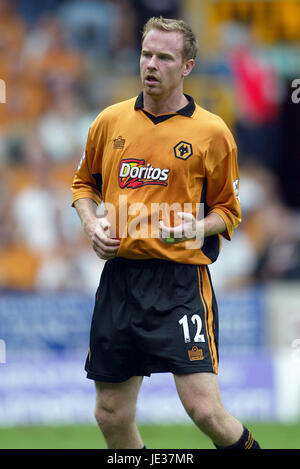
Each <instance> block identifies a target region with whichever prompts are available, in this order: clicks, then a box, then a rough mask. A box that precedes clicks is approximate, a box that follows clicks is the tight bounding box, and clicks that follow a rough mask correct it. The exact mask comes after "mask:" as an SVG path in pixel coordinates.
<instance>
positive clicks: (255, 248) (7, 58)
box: [0, 0, 300, 292]
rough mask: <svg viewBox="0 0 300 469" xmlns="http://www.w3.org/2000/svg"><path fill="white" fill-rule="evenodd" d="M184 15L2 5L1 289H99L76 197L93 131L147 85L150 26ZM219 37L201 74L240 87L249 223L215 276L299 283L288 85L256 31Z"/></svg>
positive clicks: (117, 1) (160, 8) (171, 7)
mask: <svg viewBox="0 0 300 469" xmlns="http://www.w3.org/2000/svg"><path fill="white" fill-rule="evenodd" d="M185 13H186V12H185V9H184V2H182V1H180V0H73V1H61V0H59V1H58V0H44V1H43V2H39V1H37V0H32V1H27V0H18V1H17V0H16V1H13V0H0V79H1V80H3V82H5V85H6V90H5V91H6V96H5V102H1V103H0V288H4V289H29V290H32V289H51V290H65V289H74V290H79V289H81V290H83V291H88V292H90V291H94V290H95V287H96V285H97V283H98V281H99V275H100V271H101V269H102V266H103V262H102V261H101V260H100V259H98V258H97V257H96V255H95V254H94V253H93V252H92V250H91V249H90V247H89V246H88V244H87V241H86V238H85V236H84V235H83V233H82V229H81V226H80V222H79V219H78V216H77V214H76V213H75V210H74V209H72V208H71V192H70V186H71V183H72V178H73V175H74V172H75V171H76V168H77V165H78V162H79V160H80V157H81V155H82V153H83V151H84V146H85V140H86V137H87V132H88V128H89V125H90V124H91V122H92V121H93V119H94V118H95V117H96V115H97V114H98V113H99V112H100V111H101V109H103V108H104V107H105V106H107V105H110V104H112V102H114V101H116V100H117V97H118V96H119V91H120V86H121V87H122V86H123V83H126V80H128V77H131V78H132V79H133V82H134V83H139V82H138V73H139V72H138V59H139V47H140V33H141V28H142V25H143V24H144V22H145V21H146V20H147V18H149V17H150V16H153V15H160V14H162V15H163V16H166V17H179V16H181V17H185ZM186 19H187V20H189V17H187V18H186ZM219 33H220V37H221V41H220V43H221V45H220V47H219V48H218V49H217V50H216V52H215V54H214V55H213V56H210V57H209V58H207V57H202V60H200V64H199V65H198V66H197V69H196V71H195V74H196V76H197V74H199V76H200V75H201V74H203V73H205V74H211V75H214V76H216V75H219V76H221V80H222V79H224V82H225V81H226V82H228V81H229V82H230V83H231V85H232V88H233V91H234V93H233V96H234V99H235V116H236V118H235V122H234V133H235V137H236V139H237V142H238V146H239V148H240V169H241V183H240V196H241V201H242V207H243V217H244V218H243V223H242V225H241V227H240V228H239V229H238V230H237V232H236V234H235V235H234V243H226V242H224V245H223V252H222V255H221V257H220V259H219V261H218V262H217V263H216V265H215V266H213V267H212V272H213V276H214V277H215V282H216V285H217V286H218V287H219V288H231V287H232V288H234V287H240V286H243V285H248V284H249V283H250V284H252V283H256V282H265V281H269V280H282V279H299V278H300V204H298V203H297V202H296V203H295V204H294V205H293V206H292V204H289V203H288V201H287V199H286V197H285V195H284V187H282V185H281V183H280V182H281V181H280V177H279V176H280V174H281V171H282V168H283V167H284V166H285V161H286V160H284V156H282V154H281V152H280V149H281V146H282V143H281V142H282V140H279V136H281V139H282V138H284V135H283V134H282V132H281V130H280V129H281V127H280V116H281V112H282V107H283V101H284V95H285V94H284V90H283V85H282V82H281V80H280V77H279V76H278V74H276V72H275V71H274V70H273V69H271V68H267V67H265V66H264V64H261V62H260V61H257V59H256V57H255V55H254V54H252V53H251V51H250V50H249V43H250V42H251V41H252V38H249V35H248V33H247V31H246V32H245V30H244V29H243V28H240V27H239V25H233V26H232V25H230V26H228V27H227V28H223V29H222V30H220V31H219ZM200 56H201V53H200ZM200 58H201V57H200ZM249 67H250V68H249ZM299 73H300V71H299ZM120 77H121V79H120ZM122 77H123V78H122ZM3 82H2V83H3ZM128 83H131V82H130V80H129V81H128ZM138 92H139V89H138V88H137V89H136V88H134V91H133V93H134V94H138ZM131 95H133V94H132V92H131V89H129V90H128V97H130V96H131ZM199 104H201V103H199ZM299 106H300V105H299ZM211 110H212V111H213V112H214V109H211ZM297 155H299V152H298V153H297ZM285 157H286V158H288V155H285ZM289 157H291V153H289ZM293 176H294V177H295V178H296V175H295V173H294V174H293ZM298 179H299V178H298ZM295 180H296V179H295ZM294 191H299V188H298V187H296V188H294Z"/></svg>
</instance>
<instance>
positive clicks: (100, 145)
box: [72, 93, 241, 264]
mask: <svg viewBox="0 0 300 469" xmlns="http://www.w3.org/2000/svg"><path fill="white" fill-rule="evenodd" d="M186 97H187V98H188V100H189V103H188V104H187V105H186V106H185V107H184V108H182V109H181V110H179V111H177V112H176V113H172V114H163V115H159V116H155V115H153V114H151V113H150V112H148V111H147V110H146V109H144V108H143V94H142V93H141V94H140V95H139V96H138V97H135V98H132V99H129V100H127V101H124V102H121V103H118V104H114V105H112V106H110V107H108V108H106V109H105V110H103V111H102V112H101V113H100V114H99V115H98V117H97V118H96V119H95V121H94V122H93V123H92V125H91V127H90V129H89V134H88V138H87V143H86V149H85V152H84V154H83V156H82V159H81V161H80V164H79V167H78V170H77V172H76V174H75V177H74V181H73V185H72V191H73V204H74V202H75V201H76V200H78V199H81V198H90V199H92V200H94V201H95V202H96V203H97V204H100V202H101V201H103V202H104V204H105V207H106V210H107V217H108V219H109V221H110V223H111V226H112V236H114V237H115V236H116V237H119V238H120V239H121V244H120V248H119V251H118V255H119V256H121V257H126V258H130V259H149V258H159V259H168V260H172V261H175V262H181V263H186V264H211V263H212V262H214V261H215V260H216V259H217V257H218V255H219V252H220V248H221V236H220V235H214V236H209V237H206V238H205V239H204V243H203V245H202V246H201V243H198V244H197V241H187V242H183V243H178V244H170V245H169V244H168V245H166V244H165V243H163V242H162V241H161V240H160V239H159V238H158V222H159V220H160V219H163V220H164V221H165V223H166V224H167V223H169V224H170V226H174V225H177V224H179V223H180V222H179V219H177V217H176V213H177V212H179V211H181V212H184V211H187V212H190V213H193V215H194V216H195V217H197V218H198V219H199V218H201V217H203V216H205V215H207V214H209V213H210V212H216V213H218V214H219V215H220V216H221V217H222V218H223V220H224V222H225V224H226V231H225V232H224V233H222V235H223V236H224V237H225V238H227V239H231V237H232V234H233V231H234V229H235V228H236V227H237V226H238V224H239V223H240V222H241V208H240V202H239V196H238V181H239V175H238V164H237V147H236V144H235V141H234V139H233V136H232V134H231V132H230V131H229V129H228V127H227V126H226V124H225V123H224V121H223V120H222V119H221V118H220V117H218V116H216V115H215V114H212V113H211V112H208V111H206V110H205V109H203V108H202V107H200V106H198V105H197V104H196V103H195V102H194V100H193V98H191V97H190V96H188V95H186Z"/></svg>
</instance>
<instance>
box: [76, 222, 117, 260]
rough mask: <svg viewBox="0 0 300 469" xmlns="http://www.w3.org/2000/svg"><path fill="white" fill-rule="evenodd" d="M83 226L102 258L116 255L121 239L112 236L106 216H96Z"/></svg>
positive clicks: (96, 251)
mask: <svg viewBox="0 0 300 469" xmlns="http://www.w3.org/2000/svg"><path fill="white" fill-rule="evenodd" d="M83 228H84V231H85V233H86V235H87V237H88V239H89V241H90V243H91V245H92V247H93V249H94V251H95V253H96V254H97V256H98V257H100V259H104V260H108V259H112V258H113V257H115V256H116V254H117V251H118V249H119V247H120V240H119V239H115V238H111V237H110V233H109V229H110V223H109V221H108V220H107V219H106V218H105V217H101V218H99V217H95V218H94V219H93V220H92V221H89V223H88V224H84V226H83Z"/></svg>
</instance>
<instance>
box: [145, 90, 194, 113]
mask: <svg viewBox="0 0 300 469" xmlns="http://www.w3.org/2000/svg"><path fill="white" fill-rule="evenodd" d="M143 96H144V109H146V110H147V111H149V112H151V113H152V114H155V115H159V114H172V113H174V112H176V111H179V109H182V108H183V107H184V106H186V105H187V104H188V102H189V101H188V99H187V98H186V97H185V96H184V94H183V93H181V94H176V95H175V96H170V95H168V96H166V97H161V96H159V97H156V96H151V95H149V94H147V93H145V92H143Z"/></svg>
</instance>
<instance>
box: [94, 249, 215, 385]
mask: <svg viewBox="0 0 300 469" xmlns="http://www.w3.org/2000/svg"><path fill="white" fill-rule="evenodd" d="M85 370H86V371H87V377H88V378H90V379H93V380H95V381H105V382H122V381H125V380H127V379H129V378H130V377H131V376H150V375H151V373H161V372H171V373H174V374H186V373H196V372H213V373H217V372H218V310H217V303H216V300H215V296H214V292H213V288H212V285H211V280H210V275H209V271H208V268H207V266H201V265H191V264H179V263H175V262H171V261H165V260H160V259H149V260H131V259H125V258H121V257H116V258H114V259H112V260H109V261H107V262H106V263H105V265H104V269H103V271H102V275H101V280H100V284H99V287H98V289H97V293H96V301H95V307H94V312H93V318H92V324H91V331H90V350H89V353H88V356H87V359H86V365H85Z"/></svg>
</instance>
